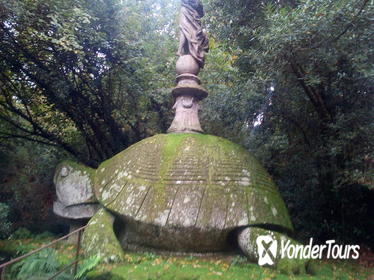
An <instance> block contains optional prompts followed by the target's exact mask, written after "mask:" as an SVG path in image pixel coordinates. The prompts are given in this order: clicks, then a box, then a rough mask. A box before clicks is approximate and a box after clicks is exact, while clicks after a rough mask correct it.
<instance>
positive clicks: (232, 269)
mask: <svg viewBox="0 0 374 280" xmlns="http://www.w3.org/2000/svg"><path fill="white" fill-rule="evenodd" d="M126 260H127V261H126V263H123V264H118V265H101V266H100V267H99V268H98V269H97V270H96V271H92V272H90V273H89V279H92V280H101V279H108V280H109V279H112V280H121V279H131V280H138V279H139V280H140V279H146V280H172V279H173V280H174V279H176V280H187V279H191V280H205V279H206V280H214V279H227V280H229V279H230V280H234V279H235V280H241V279H243V280H244V279H246V280H248V279H258V280H260V279H263V280H270V279H272V280H286V279H295V280H302V279H310V280H312V279H313V280H314V279H315V280H317V279H321V280H323V279H326V280H327V279H329V280H330V279H337V280H353V279H355V280H356V279H367V277H368V275H371V274H373V273H374V271H373V270H371V271H370V270H369V269H368V268H365V267H362V266H359V265H358V264H356V263H353V262H349V261H345V262H343V261H339V262H338V261H335V262H331V261H329V262H327V261H318V262H317V271H316V274H315V275H297V276H288V275H283V274H281V273H279V272H278V271H276V270H273V269H269V268H262V267H259V266H258V265H256V264H251V263H248V262H246V261H244V258H239V257H235V256H217V257H214V258H213V257H209V258H208V257H190V256H188V257H172V256H158V255H153V254H151V255H149V254H136V253H131V254H126Z"/></svg>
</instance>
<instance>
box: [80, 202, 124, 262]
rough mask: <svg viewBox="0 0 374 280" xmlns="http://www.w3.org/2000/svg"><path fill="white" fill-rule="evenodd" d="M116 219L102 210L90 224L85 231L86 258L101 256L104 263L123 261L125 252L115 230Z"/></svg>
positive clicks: (84, 250) (83, 244)
mask: <svg viewBox="0 0 374 280" xmlns="http://www.w3.org/2000/svg"><path fill="white" fill-rule="evenodd" d="M114 219H115V217H114V216H113V215H112V214H111V213H110V212H109V211H107V210H106V209H105V208H101V209H100V210H99V211H97V212H96V214H95V215H94V216H93V217H92V218H91V220H90V221H89V222H88V227H87V228H86V229H85V230H84V233H83V241H82V248H83V252H84V255H85V256H95V255H97V256H99V257H101V260H102V261H103V262H107V263H108V262H119V261H122V260H123V255H124V254H123V250H122V247H121V244H120V242H119V241H118V239H117V237H116V235H115V233H114V230H113V224H114Z"/></svg>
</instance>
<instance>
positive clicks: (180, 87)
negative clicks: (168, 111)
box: [168, 55, 208, 133]
mask: <svg viewBox="0 0 374 280" xmlns="http://www.w3.org/2000/svg"><path fill="white" fill-rule="evenodd" d="M176 68H177V74H178V76H177V79H176V82H177V86H176V87H175V88H174V89H173V91H172V95H173V97H174V100H175V103H174V106H173V109H174V110H175V117H174V120H173V122H172V124H171V126H170V128H169V129H168V133H203V130H202V128H201V126H200V121H199V116H198V113H199V108H200V106H199V104H198V102H199V101H200V100H202V99H204V98H206V97H207V96H208V92H207V91H206V90H205V89H204V88H203V87H202V86H200V79H199V78H198V77H197V74H198V73H199V71H200V68H199V65H198V64H197V62H196V61H195V59H194V58H193V57H192V56H191V55H183V56H181V57H180V58H179V59H178V61H177V65H176Z"/></svg>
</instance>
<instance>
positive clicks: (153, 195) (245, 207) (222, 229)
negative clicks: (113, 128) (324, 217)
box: [94, 134, 292, 251]
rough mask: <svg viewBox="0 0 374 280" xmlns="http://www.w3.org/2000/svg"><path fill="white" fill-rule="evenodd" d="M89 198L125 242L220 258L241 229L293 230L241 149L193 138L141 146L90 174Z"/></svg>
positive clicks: (267, 180) (160, 139) (261, 172)
mask: <svg viewBox="0 0 374 280" xmlns="http://www.w3.org/2000/svg"><path fill="white" fill-rule="evenodd" d="M94 189H95V195H96V197H97V199H98V200H99V202H100V203H101V204H102V205H104V206H105V207H106V208H107V209H109V210H110V211H111V212H113V213H115V214H117V215H119V216H120V217H121V218H122V219H123V220H124V221H125V222H126V226H127V231H126V232H127V233H126V234H124V236H125V237H124V238H125V239H127V241H131V242H134V243H141V244H142V245H147V246H152V247H162V248H167V249H170V248H172V249H178V250H185V251H196V250H197V251H207V250H220V249H223V247H222V246H224V245H222V246H218V245H219V244H221V243H224V239H226V238H227V235H228V233H229V232H230V231H232V230H233V229H235V228H238V227H240V226H245V225H251V224H256V225H259V224H261V225H276V226H279V227H282V228H285V229H288V230H292V224H291V221H290V218H289V215H288V212H287V209H286V207H285V204H284V202H283V200H282V198H281V197H280V194H279V192H278V190H277V188H276V186H275V185H274V183H273V181H272V179H271V177H270V176H269V174H268V173H267V172H266V170H265V169H264V168H263V167H262V166H261V165H260V164H259V162H258V161H257V160H256V159H255V158H254V157H253V156H251V155H250V154H249V153H248V152H247V151H246V150H245V149H244V148H242V147H240V146H239V145H237V144H234V143H232V142H230V141H228V140H226V139H223V138H220V137H216V136H211V135H200V134H159V135H156V136H153V137H150V138H147V139H144V140H142V141H140V142H138V143H136V144H134V145H132V146H131V147H129V148H128V149H126V150H124V151H122V152H121V153H119V154H117V155H116V156H114V157H113V158H111V159H109V160H107V161H105V162H103V163H102V164H101V165H100V166H99V168H98V169H97V170H96V174H95V180H94Z"/></svg>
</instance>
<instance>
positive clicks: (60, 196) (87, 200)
mask: <svg viewBox="0 0 374 280" xmlns="http://www.w3.org/2000/svg"><path fill="white" fill-rule="evenodd" d="M93 174H94V170H93V169H92V168H89V167H85V166H83V165H80V164H77V163H74V162H71V161H64V162H62V163H61V164H59V165H58V166H57V168H56V171H55V175H54V178H53V181H54V184H55V186H56V194H57V201H55V202H54V204H53V211H54V213H55V214H56V215H59V216H61V217H64V218H70V219H82V218H90V217H92V216H93V214H94V213H95V212H96V211H97V209H98V204H97V203H96V202H97V200H96V198H95V196H94V193H93V187H92V178H93Z"/></svg>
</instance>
